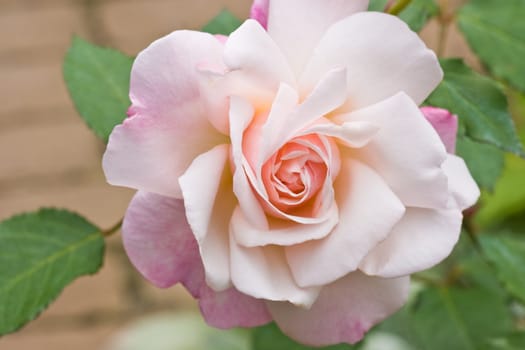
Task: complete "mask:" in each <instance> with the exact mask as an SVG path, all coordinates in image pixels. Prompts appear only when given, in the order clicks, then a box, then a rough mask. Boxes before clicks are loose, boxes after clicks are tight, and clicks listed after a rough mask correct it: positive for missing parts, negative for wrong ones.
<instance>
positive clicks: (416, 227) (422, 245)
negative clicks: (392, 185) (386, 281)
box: [359, 201, 463, 278]
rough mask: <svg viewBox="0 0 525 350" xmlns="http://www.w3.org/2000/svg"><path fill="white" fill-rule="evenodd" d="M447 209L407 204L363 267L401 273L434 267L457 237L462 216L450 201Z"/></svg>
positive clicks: (376, 271) (370, 271)
mask: <svg viewBox="0 0 525 350" xmlns="http://www.w3.org/2000/svg"><path fill="white" fill-rule="evenodd" d="M451 206H452V207H451V208H448V209H444V210H433V209H421V208H408V209H407V212H406V214H405V216H404V217H403V219H401V221H400V222H399V224H397V225H396V227H394V229H393V230H392V233H390V235H389V236H388V238H387V239H385V240H384V241H383V242H381V243H380V244H379V245H378V246H377V247H376V248H374V250H372V251H371V252H370V254H368V256H367V257H366V258H365V260H364V261H363V262H362V263H361V265H360V267H359V268H360V269H361V270H362V271H363V272H365V273H366V274H368V275H377V276H381V277H386V278H390V277H399V276H406V275H409V274H411V273H414V272H417V271H421V270H425V269H428V268H431V267H432V266H434V265H436V264H438V263H440V262H441V261H442V260H443V259H445V258H446V257H447V256H448V255H449V254H450V252H451V251H452V248H454V246H455V244H456V242H457V241H458V238H459V234H460V232H461V222H462V219H463V216H462V215H461V211H459V210H458V209H457V207H456V206H455V203H453V201H451Z"/></svg>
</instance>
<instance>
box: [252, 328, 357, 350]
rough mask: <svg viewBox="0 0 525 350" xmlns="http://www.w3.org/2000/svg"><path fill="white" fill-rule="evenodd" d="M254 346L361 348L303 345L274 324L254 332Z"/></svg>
mask: <svg viewBox="0 0 525 350" xmlns="http://www.w3.org/2000/svg"><path fill="white" fill-rule="evenodd" d="M253 345H254V346H253V349H254V350H315V349H318V350H352V349H359V348H360V347H361V344H357V345H354V346H352V345H348V344H341V345H334V346H328V347H324V348H313V347H310V346H305V345H301V344H298V343H296V342H295V341H293V340H291V339H290V338H288V337H287V336H286V335H284V334H283V333H282V332H281V330H280V329H279V328H278V327H277V326H276V325H275V324H274V323H271V324H269V325H266V326H262V327H258V328H256V329H255V330H254V331H253Z"/></svg>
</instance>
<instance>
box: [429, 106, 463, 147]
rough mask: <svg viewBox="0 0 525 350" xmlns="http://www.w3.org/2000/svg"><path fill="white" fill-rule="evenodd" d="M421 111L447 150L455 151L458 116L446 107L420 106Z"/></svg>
mask: <svg viewBox="0 0 525 350" xmlns="http://www.w3.org/2000/svg"><path fill="white" fill-rule="evenodd" d="M421 112H423V115H424V116H425V118H427V120H428V121H429V122H430V124H432V126H433V127H434V129H435V130H436V131H437V133H438V134H439V137H441V141H443V144H444V145H445V147H446V149H447V152H448V153H452V154H454V153H456V136H457V133H458V117H457V116H456V115H453V114H452V113H450V112H449V111H447V110H446V109H442V108H436V107H422V108H421Z"/></svg>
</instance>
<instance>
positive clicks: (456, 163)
mask: <svg viewBox="0 0 525 350" xmlns="http://www.w3.org/2000/svg"><path fill="white" fill-rule="evenodd" d="M443 170H444V171H445V174H446V175H447V178H448V187H449V191H450V192H451V194H452V196H453V198H454V200H455V201H456V204H457V206H458V207H459V209H460V210H465V209H467V208H470V207H471V206H473V205H474V204H475V203H476V202H477V200H478V198H479V195H480V191H479V187H478V185H477V184H476V182H475V181H474V179H473V178H472V175H471V174H470V172H469V170H468V168H467V165H466V164H465V161H464V160H463V159H462V158H460V157H457V156H454V155H452V154H449V155H448V156H447V160H445V163H443Z"/></svg>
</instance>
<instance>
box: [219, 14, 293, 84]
mask: <svg viewBox="0 0 525 350" xmlns="http://www.w3.org/2000/svg"><path fill="white" fill-rule="evenodd" d="M224 62H225V63H226V65H227V66H228V68H229V69H231V70H241V71H242V72H243V73H245V74H246V78H248V79H253V80H252V81H253V83H254V84H259V85H261V84H262V85H265V86H267V87H268V88H269V89H272V90H275V89H277V88H278V87H279V84H280V83H281V82H283V83H286V84H289V85H291V86H295V77H294V75H293V73H292V71H291V70H290V68H289V66H288V62H287V61H286V58H285V57H284V55H283V54H282V52H281V51H280V49H279V47H278V46H277V45H276V44H275V42H274V41H273V40H272V38H271V37H270V36H269V35H268V33H267V32H266V31H265V30H264V28H263V27H261V25H260V24H259V23H258V22H257V21H255V20H247V21H246V22H244V23H243V24H242V25H241V26H240V27H239V28H238V29H237V30H236V31H234V32H233V33H232V34H231V35H230V37H229V38H228V42H227V43H226V46H225V48H224Z"/></svg>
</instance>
